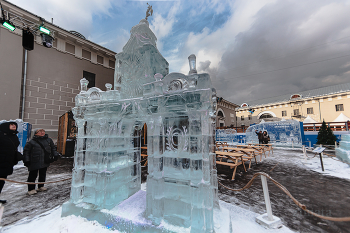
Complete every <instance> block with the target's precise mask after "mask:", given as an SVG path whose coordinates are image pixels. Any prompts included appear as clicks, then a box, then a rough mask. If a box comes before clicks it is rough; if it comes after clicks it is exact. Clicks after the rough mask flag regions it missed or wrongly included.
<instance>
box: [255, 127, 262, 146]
mask: <svg viewBox="0 0 350 233" xmlns="http://www.w3.org/2000/svg"><path fill="white" fill-rule="evenodd" d="M255 133H256V135H258V139H259V144H263V133H262V132H261V130H260V131H259V132H258V130H255Z"/></svg>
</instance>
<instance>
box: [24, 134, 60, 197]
mask: <svg viewBox="0 0 350 233" xmlns="http://www.w3.org/2000/svg"><path fill="white" fill-rule="evenodd" d="M56 154H57V152H56V148H55V145H54V143H53V141H52V139H51V138H49V137H48V135H47V134H46V133H45V130H44V129H36V130H35V131H34V136H33V138H32V140H30V141H29V142H27V144H26V145H25V147H24V149H23V157H24V158H23V162H24V165H25V166H26V167H28V171H29V175H28V180H27V182H33V183H34V182H35V180H36V178H37V176H38V173H39V179H38V180H39V182H45V181H46V171H47V168H48V167H49V166H50V161H48V156H49V155H50V156H56ZM45 157H46V158H45ZM46 190H47V188H46V187H44V184H39V185H38V189H37V190H35V184H28V194H29V195H33V194H36V193H37V192H41V191H46Z"/></svg>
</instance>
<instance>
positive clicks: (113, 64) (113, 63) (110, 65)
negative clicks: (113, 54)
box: [109, 60, 115, 68]
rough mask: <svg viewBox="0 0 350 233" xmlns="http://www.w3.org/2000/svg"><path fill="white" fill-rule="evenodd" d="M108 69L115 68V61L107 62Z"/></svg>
mask: <svg viewBox="0 0 350 233" xmlns="http://www.w3.org/2000/svg"><path fill="white" fill-rule="evenodd" d="M109 67H111V68H114V67H115V61H112V60H109Z"/></svg>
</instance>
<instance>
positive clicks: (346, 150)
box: [335, 134, 350, 163]
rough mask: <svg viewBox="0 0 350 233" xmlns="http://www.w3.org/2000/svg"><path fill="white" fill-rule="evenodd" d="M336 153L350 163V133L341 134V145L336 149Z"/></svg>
mask: <svg viewBox="0 0 350 233" xmlns="http://www.w3.org/2000/svg"><path fill="white" fill-rule="evenodd" d="M335 155H336V156H337V158H338V159H340V160H341V161H343V162H346V163H350V134H343V135H341V141H340V142H339V147H338V148H336V149H335Z"/></svg>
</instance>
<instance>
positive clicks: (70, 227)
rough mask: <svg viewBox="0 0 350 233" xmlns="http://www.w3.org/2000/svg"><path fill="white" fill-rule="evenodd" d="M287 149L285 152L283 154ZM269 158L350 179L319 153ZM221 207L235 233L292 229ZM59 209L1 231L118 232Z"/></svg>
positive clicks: (345, 168)
mask: <svg viewBox="0 0 350 233" xmlns="http://www.w3.org/2000/svg"><path fill="white" fill-rule="evenodd" d="M286 151H289V152H288V153H285V152H286ZM264 160H265V161H267V160H271V162H272V161H273V163H276V162H277V163H283V164H290V165H296V166H298V167H300V168H303V169H309V170H313V171H315V172H318V173H320V174H324V175H328V176H334V177H339V178H345V179H350V166H349V165H348V164H345V163H343V162H341V161H339V160H337V159H336V158H331V157H328V156H324V157H323V164H324V168H325V171H324V172H323V171H322V169H321V164H320V159H319V156H318V155H317V156H315V157H314V154H311V153H308V154H307V158H305V156H304V155H303V153H302V151H301V149H299V150H298V149H286V148H275V149H274V154H273V155H270V156H269V157H267V158H264V159H263V161H264ZM21 167H23V165H21V164H18V165H16V167H15V169H17V168H21ZM141 190H143V191H146V183H142V185H141ZM233 203H234V202H233ZM220 204H221V206H223V207H225V208H226V209H228V210H229V211H230V213H231V220H232V229H233V230H234V232H237V233H245V232H247V233H248V232H249V233H250V232H256V233H260V232H261V233H265V232H267V233H270V232H275V233H285V232H293V231H291V230H290V229H288V228H287V227H285V226H284V227H282V228H280V229H273V230H271V229H265V228H263V227H262V226H261V225H259V224H258V223H256V222H255V217H256V216H258V215H259V214H257V213H255V212H253V211H251V210H249V208H242V207H244V206H243V205H242V206H241V207H239V206H237V205H232V204H229V203H226V202H223V201H220ZM61 212H62V208H61V206H59V207H56V208H54V209H52V210H50V211H48V212H45V213H43V214H40V215H38V216H36V217H34V218H33V219H27V218H24V219H22V220H20V221H18V222H16V223H15V224H13V225H9V226H6V227H5V228H4V229H3V233H17V232H28V233H30V232H35V233H47V232H53V233H56V232H57V233H58V232H60V233H61V232H62V233H63V232H64V233H70V232H74V233H75V232H84V233H95V232H96V233H100V232H101V233H104V232H106V233H107V232H118V231H116V230H115V231H112V230H109V229H107V228H106V227H105V226H102V225H101V224H99V223H98V222H96V221H88V220H86V219H85V218H82V217H77V216H68V217H64V218H61Z"/></svg>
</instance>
